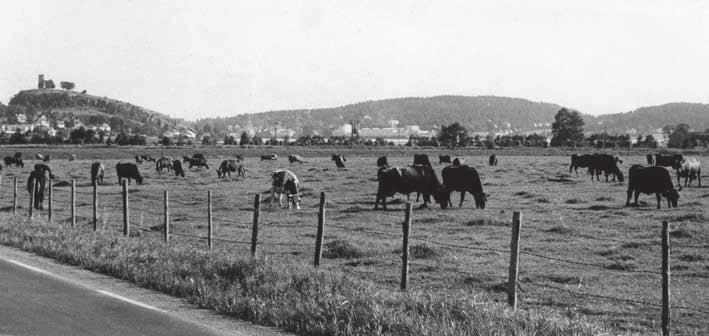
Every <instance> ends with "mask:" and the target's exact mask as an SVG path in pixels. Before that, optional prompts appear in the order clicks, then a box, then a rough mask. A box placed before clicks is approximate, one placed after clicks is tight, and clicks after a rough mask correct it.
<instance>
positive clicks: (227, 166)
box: [217, 160, 246, 178]
mask: <svg viewBox="0 0 709 336" xmlns="http://www.w3.org/2000/svg"><path fill="white" fill-rule="evenodd" d="M232 172H236V177H239V176H241V177H242V178H246V168H244V165H243V164H242V163H239V161H238V160H224V161H222V163H221V164H220V165H219V169H217V177H219V178H222V177H226V176H227V175H229V178H231V173H232Z"/></svg>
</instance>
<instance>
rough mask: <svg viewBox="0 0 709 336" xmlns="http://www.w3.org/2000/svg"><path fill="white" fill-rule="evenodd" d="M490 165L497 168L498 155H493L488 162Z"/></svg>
mask: <svg viewBox="0 0 709 336" xmlns="http://www.w3.org/2000/svg"><path fill="white" fill-rule="evenodd" d="M487 163H488V165H490V166H497V155H495V154H492V155H490V157H489V158H488V160H487Z"/></svg>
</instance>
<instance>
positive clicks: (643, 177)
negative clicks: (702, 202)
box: [625, 165, 679, 209]
mask: <svg viewBox="0 0 709 336" xmlns="http://www.w3.org/2000/svg"><path fill="white" fill-rule="evenodd" d="M633 193H635V205H638V196H640V193H643V194H652V193H654V194H655V197H657V208H658V209H659V208H660V200H661V199H662V196H664V197H665V198H667V207H668V208H669V207H675V208H676V207H677V200H678V199H679V193H678V192H677V190H676V189H675V188H674V186H673V185H672V178H671V177H670V173H669V172H668V171H667V169H665V168H662V167H658V166H649V167H643V166H641V165H633V166H632V167H630V169H629V170H628V199H627V200H626V201H625V206H628V205H630V197H631V195H632V194H633Z"/></svg>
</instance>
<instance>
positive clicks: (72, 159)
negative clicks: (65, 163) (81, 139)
mask: <svg viewBox="0 0 709 336" xmlns="http://www.w3.org/2000/svg"><path fill="white" fill-rule="evenodd" d="M69 161H70V162H71V161H76V154H71V155H69Z"/></svg>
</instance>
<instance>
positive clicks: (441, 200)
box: [431, 186, 451, 210]
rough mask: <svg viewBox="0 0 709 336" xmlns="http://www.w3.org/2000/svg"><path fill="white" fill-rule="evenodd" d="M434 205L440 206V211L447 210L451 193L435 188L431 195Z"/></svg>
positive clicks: (442, 188)
mask: <svg viewBox="0 0 709 336" xmlns="http://www.w3.org/2000/svg"><path fill="white" fill-rule="evenodd" d="M431 196H433V199H434V200H435V201H436V203H438V204H440V205H441V209H443V210H445V209H447V208H448V203H449V201H450V199H451V193H450V192H448V191H446V190H445V188H444V187H443V186H440V187H437V188H436V189H434V190H433V193H432V195H431Z"/></svg>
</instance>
